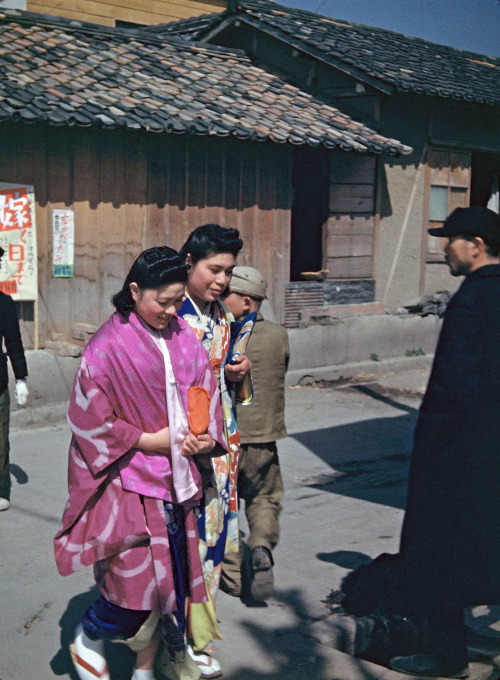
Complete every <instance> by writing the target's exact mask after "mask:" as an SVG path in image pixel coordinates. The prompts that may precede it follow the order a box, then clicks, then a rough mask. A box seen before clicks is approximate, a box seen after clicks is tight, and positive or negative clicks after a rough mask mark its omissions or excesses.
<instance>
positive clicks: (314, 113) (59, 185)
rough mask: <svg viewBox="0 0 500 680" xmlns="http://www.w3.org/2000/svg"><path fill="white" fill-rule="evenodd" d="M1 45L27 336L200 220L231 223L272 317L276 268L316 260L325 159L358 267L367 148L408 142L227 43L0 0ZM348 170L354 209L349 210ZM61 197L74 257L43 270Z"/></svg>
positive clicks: (284, 282) (96, 312)
mask: <svg viewBox="0 0 500 680" xmlns="http://www.w3.org/2000/svg"><path fill="white" fill-rule="evenodd" d="M0 60H1V63H2V74H3V77H2V80H1V82H0V143H1V148H2V153H1V154H0V182H2V183H7V184H13V185H29V186H32V187H33V189H34V195H35V213H36V228H37V236H38V279H39V295H38V301H37V302H36V304H33V302H31V301H30V302H26V303H22V304H21V314H22V317H23V321H24V329H25V334H27V336H29V337H26V338H25V340H26V344H27V346H28V347H29V346H32V347H33V346H41V347H43V346H44V345H45V343H46V342H47V341H48V340H50V339H51V338H53V337H56V336H57V337H60V336H62V337H67V338H70V337H71V332H72V328H73V326H74V324H75V323H85V324H90V325H98V324H100V323H102V322H103V321H104V320H105V319H106V318H107V316H108V315H109V314H110V312H111V311H112V306H111V304H110V299H111V296H112V295H113V293H115V292H116V291H117V290H119V289H120V287H121V285H122V282H123V279H124V276H125V274H126V272H127V271H128V269H129V267H130V265H131V263H132V261H133V259H134V258H135V256H136V255H137V254H138V253H139V252H140V251H141V250H142V249H143V248H145V247H149V246H152V245H158V244H164V243H167V244H168V245H171V246H173V247H176V248H178V247H180V246H181V245H182V243H183V242H184V240H185V238H186V237H187V235H188V233H189V232H190V231H191V230H192V229H193V228H194V227H196V226H198V225H200V224H203V223H206V222H218V223H220V224H223V225H224V226H235V227H237V228H239V229H240V231H241V234H242V237H243V239H244V242H245V246H244V249H243V251H242V254H241V256H240V260H239V261H240V262H241V263H242V264H253V265H255V266H257V267H259V268H260V269H261V270H262V271H263V272H264V274H265V275H266V276H267V278H268V280H269V297H270V301H271V303H272V305H273V308H274V311H275V314H276V316H277V318H278V319H279V320H282V321H283V320H285V318H286V314H287V311H286V307H287V304H291V305H293V300H292V301H291V302H290V303H287V302H286V300H285V296H286V294H287V286H288V284H289V283H290V280H292V281H293V280H294V279H295V278H296V276H298V275H299V273H298V272H299V269H300V270H301V271H304V267H305V266H307V267H308V268H312V267H316V265H317V264H320V261H319V260H317V252H316V251H317V246H318V243H317V242H318V240H319V241H320V242H321V243H323V239H324V238H326V232H325V236H323V234H322V231H321V228H320V227H319V226H318V225H319V222H320V220H321V223H323V222H324V221H325V219H326V218H327V217H328V215H329V214H330V212H331V209H332V206H331V204H330V205H329V203H328V198H326V200H325V196H324V193H323V192H324V191H326V195H327V196H328V191H329V188H328V187H329V185H330V183H331V180H330V176H329V174H328V173H329V170H328V168H329V167H330V166H332V167H333V166H334V167H337V168H344V175H343V176H342V178H340V175H338V174H337V176H336V177H337V185H338V186H339V187H340V186H343V187H344V190H345V191H342V192H341V193H345V198H342V201H344V203H342V206H343V213H342V215H343V218H342V219H340V220H339V224H340V225H342V230H343V231H342V232H341V233H339V234H338V235H339V236H340V237H341V241H342V243H343V245H342V246H341V247H342V248H344V249H345V248H349V247H350V246H349V245H348V244H349V243H350V242H351V240H352V234H355V235H356V237H360V238H359V243H360V246H359V248H360V252H359V253H357V254H356V257H358V259H359V263H360V264H359V265H357V264H356V265H355V266H356V267H361V269H359V268H358V269H355V270H352V269H346V270H345V272H344V273H345V274H346V275H349V276H351V278H352V277H353V274H354V275H355V276H357V278H358V280H360V281H361V280H362V276H361V275H363V276H366V280H367V281H368V282H369V275H371V271H372V270H371V264H368V265H367V264H366V262H372V261H373V253H372V250H371V249H372V246H371V245H370V243H371V239H372V238H373V226H374V205H375V200H376V198H375V195H376V187H375V183H374V175H373V173H374V172H375V168H377V167H379V166H378V164H377V161H376V159H377V158H378V157H381V156H390V157H392V156H399V155H401V154H403V155H404V154H408V153H409V152H410V151H411V149H410V147H409V146H407V145H404V144H402V143H400V142H399V141H397V140H395V139H393V138H389V137H386V136H384V135H383V134H381V133H380V132H376V131H374V130H373V129H371V128H370V127H369V126H367V125H365V124H363V123H359V122H357V121H356V120H354V119H353V118H352V117H350V116H349V115H347V114H345V113H343V112H341V111H340V110H339V109H338V108H337V107H336V106H334V105H332V104H330V103H326V102H325V101H324V100H322V99H319V98H317V97H315V96H314V95H313V94H312V93H310V92H308V91H307V89H302V88H300V87H298V86H297V85H295V84H292V83H291V82H290V81H289V80H286V79H284V78H282V77H281V76H280V75H278V74H277V73H274V72H271V71H268V70H266V69H264V68H262V67H260V66H258V65H256V64H255V63H254V62H253V61H252V60H251V59H250V58H249V57H248V56H247V55H246V54H245V52H244V51H242V50H238V49H234V48H232V47H231V48H230V47H226V46H222V47H221V46H217V45H212V44H199V43H197V42H195V41H192V40H186V39H184V38H182V37H179V36H171V35H165V36H163V35H161V34H158V35H156V34H154V33H151V34H150V33H148V32H143V33H138V32H135V33H133V32H130V31H128V30H124V29H120V28H108V27H104V26H98V25H96V24H89V23H85V22H80V21H74V20H68V19H65V18H61V17H48V16H44V15H40V14H36V13H30V12H23V11H19V10H3V11H0ZM349 159H350V160H349ZM353 168H354V170H353ZM353 173H354V174H353ZM318 174H319V175H320V176H321V178H322V179H321V183H318V186H316V177H317V176H318ZM309 175H311V176H309ZM311 178H312V179H313V181H311ZM325 183H326V184H325ZM358 186H362V191H363V192H364V193H363V200H362V203H363V206H365V207H364V208H363V210H364V212H363V210H361V209H360V210H358V213H359V214H353V215H352V216H351V210H350V208H351V203H350V201H352V200H353V199H354V200H358V195H357V193H356V187H358ZM320 189H321V191H320ZM332 192H333V189H332ZM334 195H335V194H334V193H332V196H334ZM335 205H336V204H335ZM334 207H335V206H334ZM59 210H66V211H72V212H71V215H72V220H73V223H74V266H72V268H70V270H69V274H68V276H63V277H60V276H55V275H54V238H55V236H54V234H55V231H54V229H55V221H54V219H55V218H54V215H55V214H57V213H55V211H59ZM301 211H302V212H301ZM309 213H312V214H314V215H315V218H314V220H312V219H311V218H310V216H309ZM301 215H302V217H301ZM302 220H307V222H302ZM325 223H327V224H328V225H329V228H330V229H331V230H332V231H331V236H332V237H334V236H337V232H338V230H336V227H335V224H334V222H333V221H332V220H331V219H326V222H325ZM294 225H295V226H294ZM301 225H302V226H301ZM302 231H303V234H301V235H300V236H299V238H300V239H301V241H300V243H299V242H298V241H297V238H298V234H299V233H300V232H302ZM364 234H367V235H368V240H367V239H366V238H364ZM346 237H347V238H346ZM366 241H368V242H367V243H365V242H366ZM328 247H329V246H328ZM301 251H303V257H304V260H303V263H304V265H302V263H301V264H300V266H298V265H297V260H296V258H297V257H299V256H302V255H301ZM334 254H335V253H334ZM291 263H292V265H291ZM363 263H365V264H363ZM327 265H328V267H329V268H330V267H331V262H330V261H329V260H328V261H327ZM291 266H292V271H293V268H294V267H295V271H296V272H297V274H293V275H292V277H291V276H290V268H291ZM350 266H351V265H350V264H349V263H347V264H346V267H350ZM352 266H354V264H353V265H352ZM335 274H337V271H335ZM364 281H365V280H363V281H362V283H361V288H362V287H363V285H364ZM324 284H325V286H326V285H328V280H327V281H326V282H324ZM312 286H313V297H314V296H316V298H317V300H316V299H313V300H312V301H311V304H316V303H317V302H320V303H322V302H323V290H324V289H323V281H316V282H314V281H313V282H312ZM314 286H316V288H314ZM318 286H319V289H318ZM368 286H369V287H370V286H372V284H371V283H370V282H369V283H368ZM370 290H371V289H370ZM362 294H364V293H363V291H362ZM369 297H370V299H373V294H372V293H371V292H370V296H369ZM291 321H292V323H295V317H293V318H292V319H291ZM35 322H36V323H35Z"/></svg>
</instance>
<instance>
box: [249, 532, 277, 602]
mask: <svg viewBox="0 0 500 680" xmlns="http://www.w3.org/2000/svg"><path fill="white" fill-rule="evenodd" d="M273 592H274V578H273V558H272V555H271V552H270V551H269V550H268V549H267V548H264V546H262V545H258V546H257V547H256V548H254V549H253V550H252V583H251V585H250V593H251V594H252V597H253V598H255V599H256V600H267V599H268V598H270V597H271V595H272V594H273Z"/></svg>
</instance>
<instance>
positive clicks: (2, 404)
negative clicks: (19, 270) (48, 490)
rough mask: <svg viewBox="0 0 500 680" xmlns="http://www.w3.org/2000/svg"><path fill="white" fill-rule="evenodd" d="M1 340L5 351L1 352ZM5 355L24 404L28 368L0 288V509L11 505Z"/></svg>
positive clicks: (10, 309)
mask: <svg viewBox="0 0 500 680" xmlns="http://www.w3.org/2000/svg"><path fill="white" fill-rule="evenodd" d="M4 253H5V251H4V249H3V248H1V247H0V259H1V258H2V257H3V255H4ZM4 342H5V348H6V350H7V353H6V354H5V353H4V352H3V344H4ZM7 355H8V357H9V359H10V363H11V365H12V370H13V371H14V375H15V377H16V390H15V396H16V402H17V404H18V406H24V405H25V404H26V402H27V400H28V387H27V385H26V376H27V375H28V368H27V366H26V358H25V356H24V348H23V343H22V340H21V332H20V330H19V321H18V318H17V312H16V305H15V303H14V300H13V299H12V298H11V297H10V295H6V294H5V293H2V292H0V511H2V510H8V509H9V507H10V475H9V450H10V444H9V421H10V398H9V390H8V380H9V374H8V371H7Z"/></svg>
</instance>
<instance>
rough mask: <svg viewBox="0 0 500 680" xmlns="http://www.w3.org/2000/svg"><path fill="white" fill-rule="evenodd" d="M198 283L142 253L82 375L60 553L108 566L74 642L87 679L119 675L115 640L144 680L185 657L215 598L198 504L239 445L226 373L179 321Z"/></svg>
mask: <svg viewBox="0 0 500 680" xmlns="http://www.w3.org/2000/svg"><path fill="white" fill-rule="evenodd" d="M186 281H187V266H186V264H185V262H184V259H183V258H181V257H180V256H179V254H178V253H177V252H176V251H175V250H172V249H171V248H167V247H157V248H149V249H148V250H145V251H144V252H143V253H141V254H140V255H139V257H138V258H137V259H136V261H135V262H134V264H133V265H132V268H131V269H130V272H129V274H128V276H127V278H126V279H125V283H124V285H123V288H122V290H121V291H120V292H118V293H117V294H116V295H115V296H114V297H113V304H114V305H115V308H116V312H115V313H114V314H113V315H112V316H111V317H110V319H109V320H108V321H107V322H106V323H104V324H103V325H102V326H101V327H100V328H99V330H98V331H97V333H95V335H94V336H93V337H92V339H91V340H90V342H89V343H88V345H87V346H86V347H85V350H84V352H83V356H82V360H81V362H80V366H79V369H78V372H77V375H76V377H75V382H74V386H73V392H72V396H71V401H70V406H69V411H68V423H69V425H70V428H71V431H72V435H73V437H72V441H71V445H70V450H69V463H68V468H69V469H68V486H69V499H68V502H67V504H66V507H65V509H64V514H63V519H62V523H61V527H60V529H59V531H58V533H57V535H56V536H55V539H54V550H55V558H56V563H57V567H58V569H59V573H60V574H61V575H63V576H66V575H68V574H71V573H73V572H75V571H77V570H79V569H82V568H83V567H86V566H89V565H91V564H92V565H94V576H95V579H96V582H97V585H98V587H99V590H100V593H101V595H100V597H99V599H98V600H97V601H96V602H94V603H93V604H92V605H91V606H90V607H89V609H88V610H87V612H86V613H85V615H84V617H83V620H82V622H81V623H80V624H79V625H78V627H77V629H76V632H75V639H74V643H73V644H72V645H71V646H70V650H71V655H72V659H73V663H74V665H75V668H76V670H77V673H78V676H79V678H81V680H95V678H101V680H109V671H108V668H107V664H106V659H105V657H104V640H105V639H121V640H125V641H126V642H127V644H128V645H129V646H130V647H131V648H132V649H133V650H134V651H136V652H137V659H136V667H135V669H134V674H133V680H153V678H154V675H153V665H154V661H155V656H156V652H157V648H158V643H159V638H160V637H161V639H162V641H163V643H164V645H165V646H166V648H167V650H168V654H169V657H170V658H171V659H172V661H175V662H181V661H183V660H184V659H185V658H186V657H185V641H184V633H185V627H186V620H185V607H186V602H187V601H188V600H192V601H194V602H198V603H203V602H204V601H205V600H206V592H205V588H204V584H203V575H202V566H201V562H200V557H199V553H198V533H197V529H196V517H195V509H196V508H197V507H198V505H199V503H200V499H201V498H202V496H203V488H202V472H203V468H204V467H207V468H208V469H211V468H210V456H211V455H221V454H222V453H223V452H224V451H225V448H226V444H225V439H224V432H223V427H222V410H221V407H220V395H219V389H218V386H217V380H216V378H215V375H214V372H213V370H212V367H211V365H210V362H209V360H208V357H207V355H206V352H205V350H204V349H203V347H201V345H200V343H199V342H198V340H197V339H196V337H195V335H194V333H193V332H192V330H191V328H190V327H189V326H188V325H187V324H186V323H184V322H183V321H182V320H180V319H178V318H177V316H176V312H177V310H178V309H179V307H180V306H181V304H182V300H183V297H184V289H185V288H184V287H185V283H186ZM193 389H195V390H197V392H195V393H196V394H199V391H200V390H201V391H202V393H203V394H204V395H205V398H206V401H207V403H206V409H205V410H206V425H207V427H208V429H205V430H204V431H201V432H199V433H196V434H195V433H194V432H193V427H192V426H191V422H192V420H191V415H192V413H191V409H190V395H191V394H192V390H193Z"/></svg>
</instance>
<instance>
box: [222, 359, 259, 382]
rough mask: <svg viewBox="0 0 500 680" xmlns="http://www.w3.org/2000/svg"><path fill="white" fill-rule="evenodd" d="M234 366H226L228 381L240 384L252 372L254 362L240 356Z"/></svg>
mask: <svg viewBox="0 0 500 680" xmlns="http://www.w3.org/2000/svg"><path fill="white" fill-rule="evenodd" d="M234 361H235V362H236V363H234V364H226V367H225V370H226V376H227V379H228V380H230V381H231V382H234V383H239V382H241V381H242V380H243V378H244V377H245V376H246V374H247V373H250V371H251V370H252V362H251V361H250V359H249V358H248V357H247V356H245V355H244V354H240V356H239V357H235V359H234Z"/></svg>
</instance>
